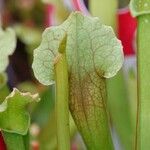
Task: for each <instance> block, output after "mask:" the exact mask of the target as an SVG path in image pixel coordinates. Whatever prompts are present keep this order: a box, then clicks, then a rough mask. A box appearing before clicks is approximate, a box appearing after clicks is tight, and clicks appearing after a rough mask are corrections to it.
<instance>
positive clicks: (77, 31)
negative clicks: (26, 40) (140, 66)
mask: <svg viewBox="0 0 150 150" xmlns="http://www.w3.org/2000/svg"><path fill="white" fill-rule="evenodd" d="M64 35H67V43H66V58H67V62H68V73H69V105H70V110H71V113H72V115H73V118H74V120H75V123H76V125H77V127H78V129H79V131H80V132H81V134H82V136H83V139H84V141H85V143H86V146H87V148H88V149H91V150H99V149H103V150H108V149H110V150H111V149H113V145H112V141H111V136H110V131H109V125H108V118H107V110H106V104H105V103H106V82H105V78H110V77H112V76H114V75H115V74H116V73H117V72H118V70H119V69H120V68H121V66H122V63H123V52H122V45H121V42H120V41H119V40H118V39H117V38H116V36H115V34H114V32H113V30H112V28H111V27H108V26H105V25H103V24H102V23H101V22H100V20H99V19H98V18H96V17H94V18H93V17H86V16H83V15H82V14H81V13H79V12H75V13H72V14H71V15H70V16H69V17H68V19H67V20H66V21H65V22H64V23H63V24H61V25H60V26H57V27H50V28H47V29H46V30H45V31H44V33H43V36H42V42H41V44H40V46H39V47H38V48H37V49H36V50H35V51H34V61H33V65H32V67H33V70H34V74H35V76H36V78H37V79H38V80H39V81H40V82H41V83H43V84H45V85H49V84H51V82H52V81H53V80H54V63H57V59H58V56H59V50H58V49H59V45H60V43H61V41H62V39H63V37H64Z"/></svg>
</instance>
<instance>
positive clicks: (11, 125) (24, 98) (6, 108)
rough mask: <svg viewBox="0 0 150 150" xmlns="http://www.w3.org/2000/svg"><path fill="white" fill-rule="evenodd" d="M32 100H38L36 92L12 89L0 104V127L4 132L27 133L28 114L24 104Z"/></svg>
mask: <svg viewBox="0 0 150 150" xmlns="http://www.w3.org/2000/svg"><path fill="white" fill-rule="evenodd" d="M34 100H36V101H38V100H39V98H38V94H35V95H31V94H30V93H21V92H20V91H19V90H17V89H14V90H13V91H12V92H11V94H10V95H9V96H7V97H6V99H5V100H4V101H3V103H2V104H1V105H0V128H1V129H2V130H4V131H6V132H11V133H17V134H22V135H25V134H27V131H28V128H29V124H30V116H29V113H28V112H27V111H26V106H27V104H29V103H31V102H32V101H34Z"/></svg>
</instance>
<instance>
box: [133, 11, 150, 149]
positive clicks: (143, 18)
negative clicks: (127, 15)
mask: <svg viewBox="0 0 150 150" xmlns="http://www.w3.org/2000/svg"><path fill="white" fill-rule="evenodd" d="M137 60H138V64H137V65H138V108H137V109H138V110H137V130H136V132H137V133H136V140H135V149H136V150H144V149H149V148H150V142H149V139H150V128H149V125H150V118H149V116H150V92H149V89H150V83H149V80H150V14H148V15H140V16H139V17H138V54H137Z"/></svg>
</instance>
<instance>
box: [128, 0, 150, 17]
mask: <svg viewBox="0 0 150 150" xmlns="http://www.w3.org/2000/svg"><path fill="white" fill-rule="evenodd" d="M130 10H131V13H132V15H133V16H134V17H136V16H139V15H144V14H150V0H131V2H130Z"/></svg>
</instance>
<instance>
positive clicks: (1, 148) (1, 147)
mask: <svg viewBox="0 0 150 150" xmlns="http://www.w3.org/2000/svg"><path fill="white" fill-rule="evenodd" d="M0 150H6V145H5V143H4V140H3V137H2V134H1V132H0Z"/></svg>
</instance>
